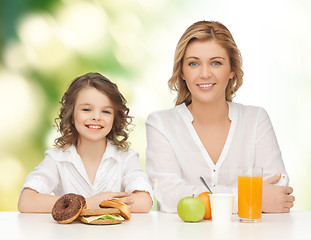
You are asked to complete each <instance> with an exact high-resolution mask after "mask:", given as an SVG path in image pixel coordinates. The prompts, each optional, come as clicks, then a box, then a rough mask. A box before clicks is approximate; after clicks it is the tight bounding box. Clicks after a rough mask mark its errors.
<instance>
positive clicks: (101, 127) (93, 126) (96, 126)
mask: <svg viewBox="0 0 311 240" xmlns="http://www.w3.org/2000/svg"><path fill="white" fill-rule="evenodd" d="M88 127H89V128H97V129H99V128H102V127H101V126H88Z"/></svg>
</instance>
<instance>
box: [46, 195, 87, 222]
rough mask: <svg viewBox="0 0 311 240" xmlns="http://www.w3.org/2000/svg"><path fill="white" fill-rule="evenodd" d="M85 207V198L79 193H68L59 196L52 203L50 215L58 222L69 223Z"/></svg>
mask: <svg viewBox="0 0 311 240" xmlns="http://www.w3.org/2000/svg"><path fill="white" fill-rule="evenodd" d="M83 208H86V201H85V198H84V197H83V196H81V195H78V194H74V193H68V194H65V195H63V196H61V197H60V198H59V199H58V200H57V201H56V202H55V204H54V206H53V209H52V216H53V218H54V220H55V221H57V222H58V223H71V222H72V221H74V220H75V219H76V218H77V217H78V216H79V215H80V213H81V211H82V209H83Z"/></svg>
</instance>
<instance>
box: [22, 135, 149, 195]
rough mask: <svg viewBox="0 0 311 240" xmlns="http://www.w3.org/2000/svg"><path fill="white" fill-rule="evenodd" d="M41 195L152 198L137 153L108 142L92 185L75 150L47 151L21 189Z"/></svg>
mask: <svg viewBox="0 0 311 240" xmlns="http://www.w3.org/2000/svg"><path fill="white" fill-rule="evenodd" d="M24 188H31V189H34V190H36V191H37V192H39V193H46V194H50V193H54V194H55V195H58V196H61V195H63V194H66V193H76V194H80V195H82V196H84V197H91V196H93V195H95V194H97V193H100V192H130V193H131V192H133V191H135V190H139V191H146V192H149V194H150V196H151V197H153V192H152V188H151V186H150V184H149V182H148V177H147V175H146V173H145V172H143V170H142V169H141V166H140V162H139V158H138V153H136V152H134V151H133V150H131V149H129V150H128V151H126V152H124V151H121V150H118V149H117V147H116V146H114V145H112V144H111V143H110V142H109V141H107V148H106V151H105V153H104V155H103V157H102V160H101V163H100V165H99V167H98V170H97V172H96V176H95V180H94V183H93V184H92V183H91V182H90V181H89V178H88V176H87V173H86V170H85V167H84V165H83V162H82V160H81V158H80V156H79V154H78V153H77V150H76V147H75V146H74V145H71V146H70V147H69V148H67V149H65V150H64V149H59V148H52V149H49V150H47V151H45V158H44V160H43V161H42V162H41V163H40V164H39V166H37V167H35V168H34V170H33V172H31V173H30V174H29V175H28V176H27V177H26V180H25V183H24V185H23V187H22V190H23V189H24Z"/></svg>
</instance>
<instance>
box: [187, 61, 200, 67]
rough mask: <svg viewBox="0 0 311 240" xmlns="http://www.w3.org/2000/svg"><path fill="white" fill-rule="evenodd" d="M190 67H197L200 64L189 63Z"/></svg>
mask: <svg viewBox="0 0 311 240" xmlns="http://www.w3.org/2000/svg"><path fill="white" fill-rule="evenodd" d="M189 66H193V67H195V66H198V63H196V62H191V63H189Z"/></svg>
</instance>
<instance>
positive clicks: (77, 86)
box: [54, 73, 133, 151]
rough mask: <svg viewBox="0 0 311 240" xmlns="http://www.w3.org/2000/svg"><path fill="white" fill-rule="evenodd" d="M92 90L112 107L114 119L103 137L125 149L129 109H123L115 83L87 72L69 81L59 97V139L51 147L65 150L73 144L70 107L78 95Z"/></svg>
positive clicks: (129, 122) (57, 120)
mask: <svg viewBox="0 0 311 240" xmlns="http://www.w3.org/2000/svg"><path fill="white" fill-rule="evenodd" d="M86 87H93V88H96V89H97V90H98V91H100V92H102V93H103V94H105V95H106V96H107V97H108V98H109V99H110V101H111V102H112V104H113V108H114V120H113V125H112V129H111V131H110V132H109V133H108V135H107V136H106V138H107V139H108V140H109V141H110V142H111V143H112V144H113V145H115V146H117V147H118V148H119V149H122V150H125V151H126V150H128V148H129V145H130V143H129V142H127V139H128V134H129V131H130V129H129V125H130V124H131V122H132V118H133V117H131V116H129V108H127V107H126V99H125V98H124V97H123V95H122V94H121V93H120V92H119V90H118V87H117V85H116V84H114V83H112V82H111V81H110V80H109V79H108V78H106V77H104V76H103V75H101V74H100V73H87V74H85V75H82V76H80V77H77V78H76V79H74V80H73V81H72V83H71V84H70V86H69V88H68V89H67V91H66V92H65V94H64V96H63V97H62V99H61V101H60V104H61V105H62V106H61V109H60V113H59V115H58V118H56V119H55V123H56V127H57V130H58V131H59V132H60V133H61V137H59V138H57V139H55V141H54V145H55V146H56V147H58V148H67V147H69V146H70V145H77V141H78V136H79V133H78V132H77V130H76V128H75V126H74V124H73V123H74V119H73V114H74V107H75V103H76V99H77V96H78V93H79V92H80V91H81V90H82V89H84V88H86Z"/></svg>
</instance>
